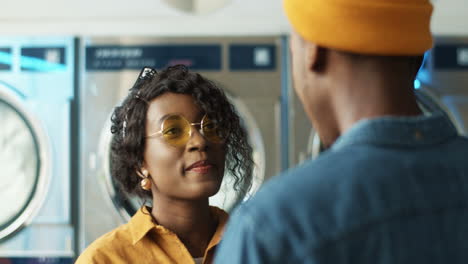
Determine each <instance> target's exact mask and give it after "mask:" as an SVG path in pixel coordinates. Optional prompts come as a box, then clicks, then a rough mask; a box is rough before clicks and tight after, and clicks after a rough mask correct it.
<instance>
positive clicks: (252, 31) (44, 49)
mask: <svg viewBox="0 0 468 264" xmlns="http://www.w3.org/2000/svg"><path fill="white" fill-rule="evenodd" d="M465 1H466V0H450V1H446V0H434V1H432V2H433V3H434V5H435V11H434V16H433V20H432V31H433V33H434V34H435V35H436V36H437V43H438V46H437V47H436V48H435V49H433V50H432V51H431V52H430V53H428V55H427V58H426V59H427V60H426V63H425V66H424V67H423V69H422V70H421V72H420V75H418V79H417V80H416V81H415V88H416V89H418V90H419V91H421V92H424V94H425V95H427V96H428V97H429V98H431V100H432V101H434V102H436V104H437V106H439V107H441V108H443V109H444V110H445V111H446V112H447V113H448V115H449V117H450V118H451V119H452V121H453V122H454V124H455V125H456V126H457V128H458V130H459V131H460V133H465V134H466V133H467V131H468V107H467V106H468V94H467V90H468V77H467V76H468V38H467V37H468V19H466V14H467V13H468V5H466V4H465ZM167 2H171V1H169V0H168V1H166V0H134V1H126V0H115V1H94V0H82V1H72V2H70V1H55V0H37V1H27V0H17V1H8V3H2V23H1V25H0V122H1V123H0V149H1V152H0V164H2V166H0V167H1V168H2V171H3V172H2V174H0V179H1V180H0V209H2V210H0V211H2V212H6V211H7V210H8V212H9V214H6V213H4V214H3V215H1V216H0V263H4V262H5V263H14V264H19V263H72V262H73V260H74V258H75V257H76V256H77V255H79V254H80V252H81V251H82V250H83V249H84V247H86V246H87V245H88V244H89V243H90V242H91V241H92V240H93V239H95V238H96V237H99V236H100V235H102V234H103V233H105V232H107V231H110V230H111V229H112V228H114V227H116V226H117V225H120V224H122V223H124V222H125V221H126V220H127V219H128V217H129V216H130V215H131V214H132V212H133V211H134V210H135V205H138V204H139V203H138V201H132V200H130V203H125V202H123V201H128V200H127V199H125V198H126V197H119V196H118V194H117V192H116V191H115V188H114V187H115V186H114V183H113V182H112V180H111V177H110V175H109V173H108V160H106V158H105V157H106V154H107V152H106V151H108V149H107V147H108V145H106V144H108V142H109V139H110V136H109V133H108V132H109V130H108V128H109V122H108V121H109V114H110V111H111V110H112V107H114V106H115V105H116V104H118V102H119V100H121V98H122V97H123V96H125V94H126V92H127V90H128V88H130V87H129V86H130V85H131V83H132V82H133V81H134V80H135V78H136V76H137V74H138V69H137V68H138V67H139V66H143V63H141V61H140V62H139V63H137V64H135V65H134V66H133V67H128V66H125V63H126V62H128V60H126V59H122V54H123V53H122V52H123V50H127V49H128V48H130V50H131V49H133V50H134V51H135V50H137V51H138V49H139V48H143V50H145V49H147V50H148V51H149V52H150V54H153V55H154V56H157V52H156V53H154V52H155V50H158V49H160V48H163V50H166V51H167V49H171V48H173V47H181V46H186V47H187V46H190V45H192V47H193V46H194V45H195V46H196V45H203V46H210V47H211V48H213V46H215V48H214V49H215V50H216V51H215V54H216V53H217V52H218V51H219V57H218V59H219V64H216V67H215V69H214V70H213V69H207V68H206V67H201V68H198V69H197V68H196V67H195V68H194V69H195V70H197V71H200V72H201V73H202V74H204V75H206V76H207V77H209V78H212V79H213V80H215V81H217V82H218V83H220V84H221V85H222V86H223V87H224V88H225V89H226V91H227V93H228V95H230V98H231V100H232V101H233V102H234V104H235V105H236V107H238V109H239V114H240V115H241V116H242V118H243V120H244V122H245V124H246V126H247V127H248V128H249V135H251V139H250V140H251V142H252V143H253V144H254V149H256V154H255V155H256V157H257V159H256V161H257V168H256V170H257V172H256V173H257V175H258V181H257V182H258V184H257V186H256V187H259V185H260V184H261V183H262V182H263V180H264V179H267V178H270V177H273V176H274V175H276V174H277V173H279V172H281V171H283V170H285V169H287V168H289V167H293V166H295V165H297V164H299V163H301V162H303V161H304V160H306V159H309V158H311V157H312V156H313V155H314V153H315V154H316V153H317V151H319V149H320V146H319V143H320V142H319V141H317V139H318V137H317V136H316V134H315V131H314V129H313V128H312V127H311V125H310V123H309V122H308V118H307V116H306V114H305V113H304V111H303V109H302V106H301V104H300V102H299V100H298V98H297V96H296V95H295V93H294V90H293V88H292V80H291V74H290V71H291V66H290V64H289V47H288V38H287V36H288V34H289V33H290V26H289V24H288V22H287V20H286V18H285V15H284V14H283V11H282V0H256V1H246V0H232V1H221V0H220V1H218V3H219V2H224V4H223V5H220V6H219V9H218V10H208V11H207V12H201V11H200V12H198V11H196V12H194V13H188V11H187V10H190V9H193V10H195V8H193V7H187V6H182V10H177V9H174V8H173V7H172V6H171V5H168V4H167ZM175 2H180V3H182V2H184V1H181V0H177V1H173V3H175ZM26 7H27V8H26ZM197 8H198V7H197ZM232 46H234V47H237V48H240V50H241V52H245V53H243V54H244V55H245V56H241V57H243V58H244V60H241V61H240V63H241V64H242V65H241V66H242V67H244V68H243V69H234V68H235V67H234V68H232V67H231V65H230V64H231V62H232V58H231V57H230V54H233V53H231V51H232V50H231V47H232ZM97 50H101V51H100V52H101V53H99V52H98V53H93V51H97ZM242 50H243V51H242ZM191 52H193V49H192V51H191ZM191 52H189V53H188V54H187V56H186V57H183V56H182V57H177V58H172V59H173V61H172V62H169V61H167V60H166V62H165V63H164V64H163V65H160V64H156V65H154V66H156V67H157V68H160V67H162V66H165V65H168V64H171V63H174V60H175V59H177V61H179V62H184V63H188V64H191V65H192V66H193V65H194V64H193V63H194V61H195V62H196V61H197V59H195V60H194V59H193V57H190V56H189V55H191V54H192V53H191ZM93 54H94V55H93ZM97 54H101V55H100V56H101V57H99V56H98V55H97ZM127 54H128V53H127ZM138 54H140V56H141V57H140V58H133V59H136V60H137V61H138V59H142V58H148V57H151V56H153V55H151V56H150V55H148V54H145V52H143V53H138ZM192 55H193V54H192ZM126 56H127V55H126ZM133 56H135V53H134V55H133ZM97 57H99V58H97ZM121 62H123V63H124V65H123V66H121V67H120V66H118V65H117V66H116V65H115V64H114V66H112V65H113V64H112V63H121ZM93 63H95V64H93ZM100 63H101V64H100ZM106 63H107V64H106ZM109 63H110V64H109ZM92 64H93V65H94V66H92ZM149 64H151V63H149ZM137 66H138V67H137ZM149 66H151V65H149ZM247 66H249V67H253V68H251V69H248V68H245V67H247ZM93 67H95V68H93ZM106 67H107V68H106ZM112 67H116V68H113V69H112ZM119 67H120V68H119ZM111 84H112V85H113V87H116V91H114V90H111V89H110V88H109V87H111ZM93 114H95V115H93ZM317 144H318V145H317ZM14 157H18V158H14ZM7 165H8V166H10V167H8V168H9V171H8V173H6V171H7V170H6V169H5V168H6V167H7ZM12 175H14V177H13V176H12ZM226 189H228V190H229V186H228V185H227V186H226ZM4 190H9V191H10V193H9V194H7V192H5V191H4ZM12 190H14V191H15V192H22V196H18V195H16V193H15V192H13V191H12ZM254 190H255V188H254ZM7 195H9V196H8V197H7ZM222 195H224V196H221V198H226V197H227V198H228V199H227V200H229V201H231V203H229V204H227V205H224V206H226V208H228V209H230V206H232V204H234V203H236V202H237V201H238V200H239V197H235V196H232V195H231V196H230V194H229V192H228V191H227V192H223V193H222ZM11 197H15V199H13V198H11ZM20 198H21V199H20ZM221 200H223V199H221ZM214 202H216V201H214ZM99 214H100V215H101V216H102V217H101V218H99V217H96V218H94V219H93V215H99ZM2 217H3V218H2Z"/></svg>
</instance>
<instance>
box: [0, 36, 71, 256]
mask: <svg viewBox="0 0 468 264" xmlns="http://www.w3.org/2000/svg"><path fill="white" fill-rule="evenodd" d="M74 68H75V65H74V39H73V38H56V37H54V38H0V122H1V129H0V168H1V172H0V212H1V213H0V263H72V261H73V257H74V255H75V254H74V225H73V221H72V214H71V211H72V210H71V204H72V202H71V191H70V183H71V177H70V175H71V165H70V156H71V147H70V144H71V143H70V142H71V137H70V134H71V129H70V126H71V114H72V112H71V104H72V101H73V99H74V88H73V87H74Z"/></svg>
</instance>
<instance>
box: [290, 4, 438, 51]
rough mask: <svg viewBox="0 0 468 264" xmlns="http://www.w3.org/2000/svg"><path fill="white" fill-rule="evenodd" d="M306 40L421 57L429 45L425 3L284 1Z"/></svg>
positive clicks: (429, 9)
mask: <svg viewBox="0 0 468 264" xmlns="http://www.w3.org/2000/svg"><path fill="white" fill-rule="evenodd" d="M284 7H285V10H286V15H287V16H288V18H289V20H290V22H291V24H292V26H293V28H294V29H295V30H296V32H298V33H299V34H300V35H301V36H302V37H303V38H304V39H306V40H308V41H310V42H313V43H315V44H318V45H321V46H324V47H327V48H331V49H336V50H342V51H349V52H354V53H360V54H374V55H395V56H397V55H421V54H423V53H424V52H425V51H426V50H428V49H430V48H431V47H432V36H431V32H430V19H431V14H432V9H433V8H432V5H431V3H430V2H429V0H285V1H284Z"/></svg>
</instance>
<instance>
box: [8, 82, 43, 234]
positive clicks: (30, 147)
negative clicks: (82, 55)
mask: <svg viewBox="0 0 468 264" xmlns="http://www.w3.org/2000/svg"><path fill="white" fill-rule="evenodd" d="M0 117H1V119H0V120H1V127H2V128H1V129H0V149H1V151H0V168H1V170H2V171H1V173H0V201H1V202H0V212H2V213H1V214H0V240H1V239H4V238H6V237H9V236H10V235H12V234H13V233H15V232H16V231H18V230H19V229H21V228H22V227H24V226H25V225H27V224H28V223H29V222H30V220H31V219H32V217H33V216H34V215H35V214H36V213H37V212H38V210H39V208H40V207H41V206H42V203H43V201H44V198H45V195H46V193H47V192H46V190H47V186H48V184H49V180H50V179H49V178H50V174H49V171H48V170H49V166H48V164H47V161H48V160H50V157H49V155H48V153H49V151H48V144H47V140H46V136H45V133H44V131H43V129H42V127H41V126H40V125H39V122H38V120H36V118H35V117H34V116H33V115H31V114H30V113H29V112H28V111H27V110H26V107H25V105H24V102H23V101H22V100H21V99H20V97H19V96H17V95H16V94H15V93H14V92H13V91H12V89H11V88H10V87H8V86H6V85H3V84H1V83H0Z"/></svg>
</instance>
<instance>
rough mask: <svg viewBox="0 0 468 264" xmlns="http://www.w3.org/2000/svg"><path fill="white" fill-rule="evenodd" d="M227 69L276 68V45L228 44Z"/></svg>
mask: <svg viewBox="0 0 468 264" xmlns="http://www.w3.org/2000/svg"><path fill="white" fill-rule="evenodd" d="M229 69H230V70H232V71H259V70H260V71H274V70H276V47H275V46H274V45H270V44H268V45H267V44H265V45H259V44H254V45H252V44H232V45H229Z"/></svg>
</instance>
